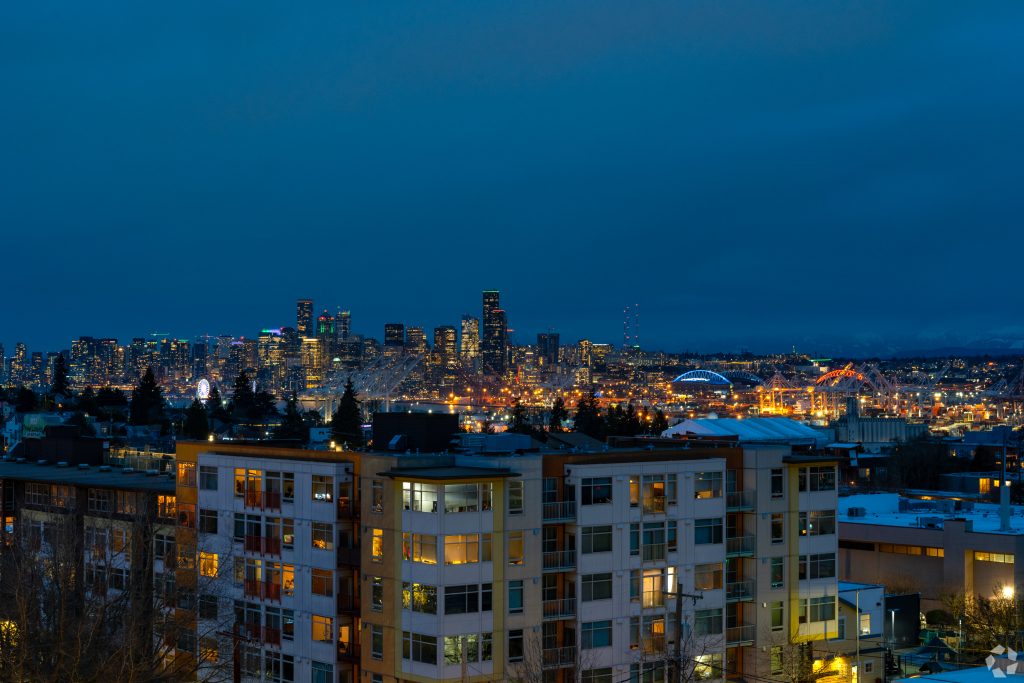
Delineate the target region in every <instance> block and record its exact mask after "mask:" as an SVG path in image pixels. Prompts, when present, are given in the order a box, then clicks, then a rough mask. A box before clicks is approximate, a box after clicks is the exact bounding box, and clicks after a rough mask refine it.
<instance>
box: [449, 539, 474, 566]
mask: <svg viewBox="0 0 1024 683" xmlns="http://www.w3.org/2000/svg"><path fill="white" fill-rule="evenodd" d="M479 561H480V534H459V535H454V536H445V537H444V563H445V564H472V563H474V562H479Z"/></svg>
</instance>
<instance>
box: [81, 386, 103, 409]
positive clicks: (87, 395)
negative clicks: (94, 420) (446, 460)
mask: <svg viewBox="0 0 1024 683" xmlns="http://www.w3.org/2000/svg"><path fill="white" fill-rule="evenodd" d="M78 410H80V411H81V412H83V413H85V414H87V415H99V412H100V406H99V403H97V402H96V393H95V392H94V391H93V390H92V387H86V388H85V389H83V390H82V393H81V395H80V396H79V397H78Z"/></svg>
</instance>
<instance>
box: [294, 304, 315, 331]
mask: <svg viewBox="0 0 1024 683" xmlns="http://www.w3.org/2000/svg"><path fill="white" fill-rule="evenodd" d="M295 331H296V332H298V333H299V336H300V337H312V336H313V300H312V299H299V301H298V303H297V304H296V305H295Z"/></svg>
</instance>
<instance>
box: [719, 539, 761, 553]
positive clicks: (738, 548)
mask: <svg viewBox="0 0 1024 683" xmlns="http://www.w3.org/2000/svg"><path fill="white" fill-rule="evenodd" d="M755 545H756V539H755V538H754V537H753V536H737V537H736V538H727V539H725V554H726V556H731V557H736V556H739V555H753V554H754V546H755Z"/></svg>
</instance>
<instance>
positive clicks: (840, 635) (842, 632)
mask: <svg viewBox="0 0 1024 683" xmlns="http://www.w3.org/2000/svg"><path fill="white" fill-rule="evenodd" d="M830 640H846V617H839V619H837V620H836V637H835V638H831V639H830Z"/></svg>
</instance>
